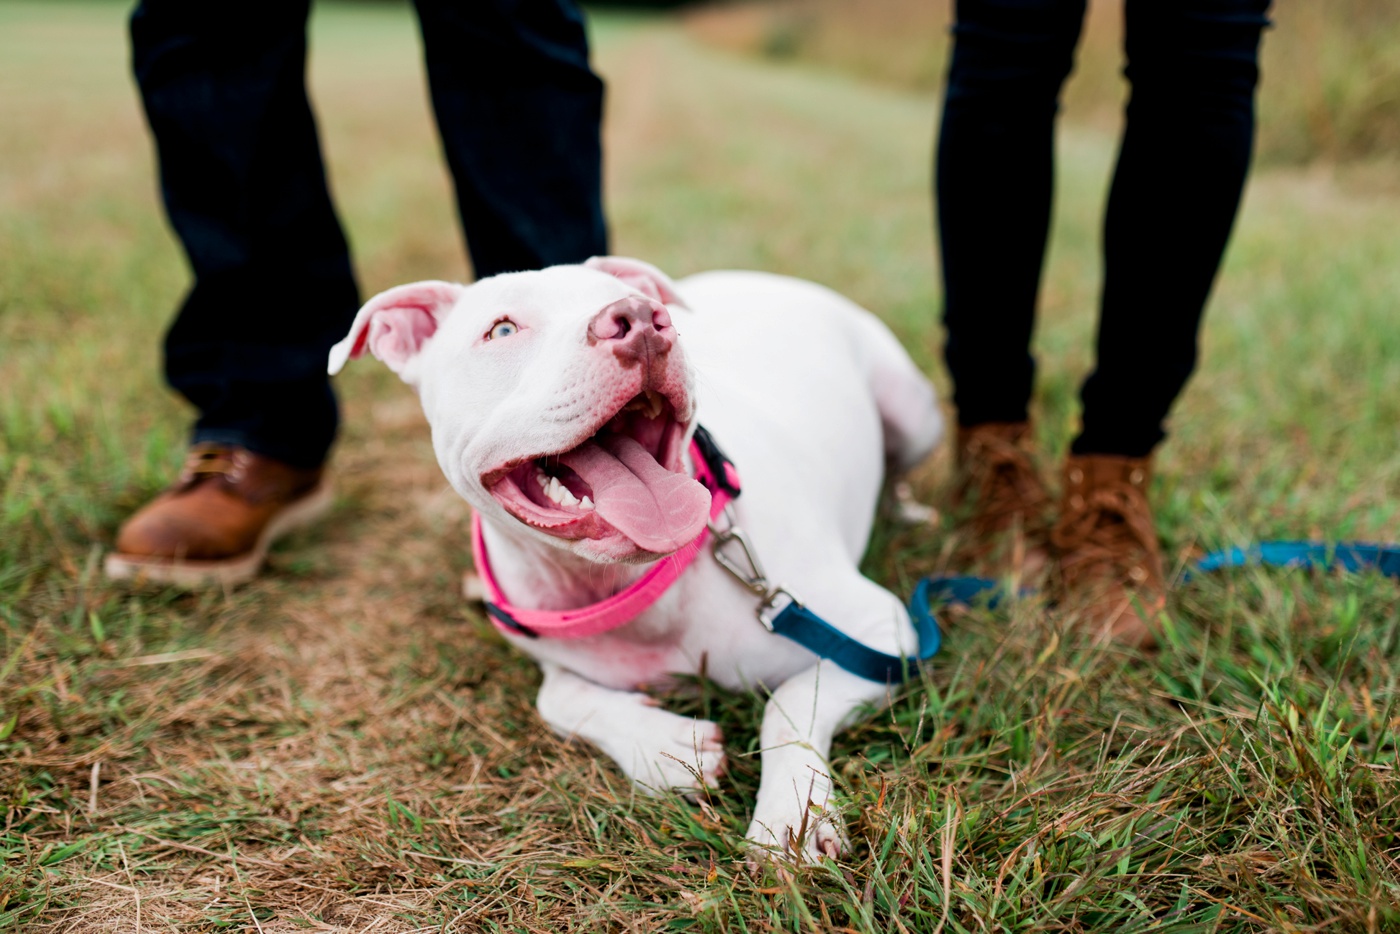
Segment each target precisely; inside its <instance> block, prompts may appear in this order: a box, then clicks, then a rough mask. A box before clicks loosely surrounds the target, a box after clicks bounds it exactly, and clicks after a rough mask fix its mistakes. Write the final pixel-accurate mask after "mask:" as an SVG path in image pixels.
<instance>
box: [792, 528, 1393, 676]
mask: <svg viewBox="0 0 1400 934" xmlns="http://www.w3.org/2000/svg"><path fill="white" fill-rule="evenodd" d="M1240 567H1273V568H1318V569H1320V570H1332V569H1340V570H1343V571H1346V572H1348V573H1352V574H1355V573H1357V572H1360V571H1367V570H1376V571H1379V572H1380V573H1381V574H1383V575H1385V576H1386V577H1394V578H1400V545H1374V544H1368V543H1364V542H1339V543H1337V544H1335V545H1328V544H1324V543H1322V542H1305V541H1304V542H1263V543H1261V544H1258V545H1255V546H1253V547H1250V548H1226V549H1223V550H1221V551H1215V552H1211V553H1210V554H1208V555H1206V556H1205V557H1203V558H1201V559H1200V560H1199V561H1197V562H1196V563H1195V565H1194V566H1193V567H1192V568H1191V570H1189V571H1187V572H1186V574H1185V575H1184V576H1183V577H1182V580H1183V581H1187V580H1190V579H1191V578H1192V577H1193V576H1195V575H1199V574H1209V573H1212V572H1215V571H1223V570H1227V569H1229V568H1240ZM789 596H790V595H789ZM1002 596H1003V594H1002V590H1001V584H1000V583H999V582H998V581H995V580H992V579H990V578H986V577H955V576H946V577H944V576H931V577H924V578H921V579H920V580H919V583H918V584H917V585H915V587H914V593H913V595H912V596H911V597H910V598H909V618H910V620H912V621H913V623H914V630H915V632H916V633H918V637H919V654H918V655H917V656H913V657H910V658H900V657H898V656H894V655H887V654H885V653H884V652H877V651H875V650H874V649H872V648H870V647H869V646H867V645H865V644H863V643H861V642H858V641H856V640H855V639H852V638H851V637H850V636H848V635H846V634H845V633H843V632H841V631H840V630H839V629H837V628H836V627H835V626H832V625H831V624H830V623H828V622H827V621H826V620H824V619H822V618H821V617H820V616H818V615H817V614H815V613H813V612H812V611H811V610H809V609H807V608H806V607H805V606H803V605H802V604H801V603H798V602H797V601H796V600H793V601H792V602H790V603H788V605H787V606H786V607H784V608H783V609H782V610H781V611H780V612H779V613H778V614H777V615H776V616H774V617H773V619H772V622H771V623H770V624H768V625H769V626H770V628H772V630H773V631H774V632H776V633H778V634H779V635H782V636H786V637H787V638H789V639H791V640H793V641H794V642H796V643H798V644H799V645H801V646H803V647H804V648H806V649H808V650H810V651H811V652H813V653H814V654H816V655H818V656H820V657H822V658H825V659H828V660H829V661H831V662H833V663H835V664H837V665H839V666H841V667H842V668H844V669H846V670H847V671H849V672H851V673H852V674H855V675H859V676H860V677H862V678H866V679H868V680H871V681H878V682H884V683H898V682H900V681H904V680H907V679H908V678H910V677H911V676H912V675H913V674H914V672H915V671H917V670H918V665H919V663H921V662H926V661H928V660H929V659H930V658H932V657H933V656H934V655H936V654H938V650H939V649H940V648H941V647H942V641H943V639H942V632H941V630H940V628H939V625H938V619H937V617H935V616H934V614H933V611H932V609H930V604H932V603H934V602H938V603H947V604H957V605H963V606H969V605H971V604H973V603H975V602H976V601H977V600H978V599H980V598H984V597H985V598H986V600H987V606H988V607H995V606H996V605H997V603H999V602H1000V601H1001V598H1002Z"/></svg>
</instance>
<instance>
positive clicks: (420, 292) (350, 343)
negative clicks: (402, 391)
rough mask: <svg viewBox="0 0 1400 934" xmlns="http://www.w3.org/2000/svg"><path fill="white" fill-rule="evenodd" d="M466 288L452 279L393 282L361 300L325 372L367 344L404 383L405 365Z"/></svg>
mask: <svg viewBox="0 0 1400 934" xmlns="http://www.w3.org/2000/svg"><path fill="white" fill-rule="evenodd" d="M464 288H466V287H465V286H461V285H456V284H455V283H452V282H437V281H432V280H430V281H427V282H414V283H411V284H409V285H400V286H395V287H394V288H392V289H390V290H389V291H387V292H380V293H379V294H378V295H376V296H374V298H371V299H370V300H369V301H368V302H365V306H364V307H363V308H361V309H360V312H359V314H357V315H355V323H354V324H352V325H350V333H349V334H347V335H345V339H344V340H343V341H341V342H340V343H338V344H336V345H335V346H334V347H332V348H331V355H330V360H329V361H328V363H327V366H326V371H327V372H328V373H330V374H331V375H332V376H334V375H335V374H336V373H339V372H340V368H341V367H343V366H345V362H346V361H347V360H353V359H355V358H356V357H359V356H361V355H362V354H363V353H364V352H365V350H366V348H368V350H369V352H370V353H372V354H374V355H375V356H376V357H378V358H379V359H380V360H382V361H384V364H385V366H387V367H388V368H389V369H391V370H393V371H394V372H395V373H397V374H399V376H401V377H403V378H404V380H405V381H408V377H407V376H405V374H404V369H405V368H406V367H407V366H408V364H409V363H410V362H411V361H412V360H413V359H414V358H415V357H417V356H418V352H419V351H421V350H422V349H423V345H424V344H425V343H427V341H428V338H430V337H432V336H433V334H434V333H436V332H437V329H438V325H440V324H441V323H442V319H443V318H444V317H446V315H447V313H448V312H449V311H451V310H452V306H453V305H455V304H457V299H458V298H460V297H461V295H462V290H463V289H464Z"/></svg>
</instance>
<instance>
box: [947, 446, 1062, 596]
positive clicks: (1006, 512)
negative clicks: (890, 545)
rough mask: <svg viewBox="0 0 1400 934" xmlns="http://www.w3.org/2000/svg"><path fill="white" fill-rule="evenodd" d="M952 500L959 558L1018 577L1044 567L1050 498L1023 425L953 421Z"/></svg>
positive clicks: (1029, 575) (998, 573)
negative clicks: (955, 436)
mask: <svg viewBox="0 0 1400 934" xmlns="http://www.w3.org/2000/svg"><path fill="white" fill-rule="evenodd" d="M952 500H953V513H954V518H955V521H956V523H957V528H958V534H959V537H960V538H961V539H962V541H963V545H962V547H961V548H960V549H959V554H960V556H961V557H962V558H963V560H964V561H966V562H968V563H969V564H971V565H973V566H975V567H977V568H979V569H980V570H982V571H983V572H984V573H987V574H992V575H995V576H998V577H1000V576H1003V575H1005V574H1016V575H1019V576H1020V577H1021V578H1022V579H1023V580H1033V579H1035V578H1036V577H1038V576H1039V575H1040V573H1041V572H1042V571H1043V570H1044V569H1045V567H1046V565H1047V564H1048V562H1049V550H1048V548H1047V541H1048V533H1049V522H1048V521H1047V518H1046V513H1047V511H1048V507H1049V505H1050V497H1049V496H1048V495H1047V494H1046V492H1045V485H1044V484H1043V483H1042V482H1041V480H1040V474H1039V473H1038V472H1037V471H1036V468H1035V464H1034V463H1033V462H1032V460H1031V450H1030V425H1029V424H1027V423H1026V422H993V423H989V424H984V425H973V426H971V427H963V426H959V427H958V448H957V485H956V486H955V487H954V490H953V497H952Z"/></svg>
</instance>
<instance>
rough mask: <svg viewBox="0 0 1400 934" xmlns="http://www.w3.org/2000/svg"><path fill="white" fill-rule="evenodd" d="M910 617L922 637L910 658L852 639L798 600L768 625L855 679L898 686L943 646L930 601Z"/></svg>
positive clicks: (911, 610)
mask: <svg viewBox="0 0 1400 934" xmlns="http://www.w3.org/2000/svg"><path fill="white" fill-rule="evenodd" d="M923 583H924V582H922V581H921V582H920V583H919V586H920V587H922V586H923ZM909 616H910V619H911V620H912V621H913V623H914V631H915V633H917V634H918V637H919V654H918V655H913V656H909V657H901V656H899V655H888V654H886V653H884V652H878V651H876V650H875V649H872V648H871V647H870V646H868V645H866V644H865V643H863V642H858V641H857V640H855V639H852V638H851V637H850V636H848V635H846V634H845V633H844V632H842V631H841V630H839V629H837V628H836V627H835V626H833V625H831V624H830V623H828V622H827V621H826V620H824V619H822V618H821V617H820V616H818V615H817V614H815V613H813V612H812V611H811V610H809V609H807V608H806V607H805V606H803V605H802V604H801V603H798V602H797V601H796V600H793V601H791V602H790V603H788V605H787V606H785V607H783V609H782V610H780V611H779V612H778V614H777V615H776V616H774V617H773V619H772V621H771V622H770V623H769V624H768V625H769V627H770V628H771V629H772V630H773V631H774V632H776V633H777V634H778V635H780V636H785V637H787V638H788V639H791V640H792V641H793V642H796V643H797V644H798V645H800V646H802V647H803V648H805V649H807V650H808V651H810V652H812V653H813V654H814V655H818V656H820V657H821V658H824V659H826V660H827V661H830V662H832V663H833V664H835V665H838V666H840V667H842V668H844V669H846V670H847V671H849V672H850V673H851V674H853V675H858V676H859V677H862V678H865V679H866V680H868V681H876V682H880V683H883V684H898V683H899V682H901V681H905V680H907V679H908V678H910V677H912V676H913V675H914V673H915V672H916V671H918V666H919V664H920V663H921V662H926V661H928V660H929V659H930V658H933V656H935V655H937V654H938V649H939V648H940V647H941V646H942V644H943V635H942V633H940V632H939V630H938V620H937V619H935V618H934V615H933V611H932V610H930V609H929V604H928V601H927V600H925V601H924V602H923V604H922V610H918V609H916V607H914V606H913V605H911V606H910V614H909Z"/></svg>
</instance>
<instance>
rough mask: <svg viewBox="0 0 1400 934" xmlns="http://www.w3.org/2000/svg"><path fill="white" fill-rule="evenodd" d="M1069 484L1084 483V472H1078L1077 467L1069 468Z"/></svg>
mask: <svg viewBox="0 0 1400 934" xmlns="http://www.w3.org/2000/svg"><path fill="white" fill-rule="evenodd" d="M1069 482H1070V483H1083V482H1084V471H1082V470H1080V469H1079V468H1078V467H1071V468H1070V470H1069Z"/></svg>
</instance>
